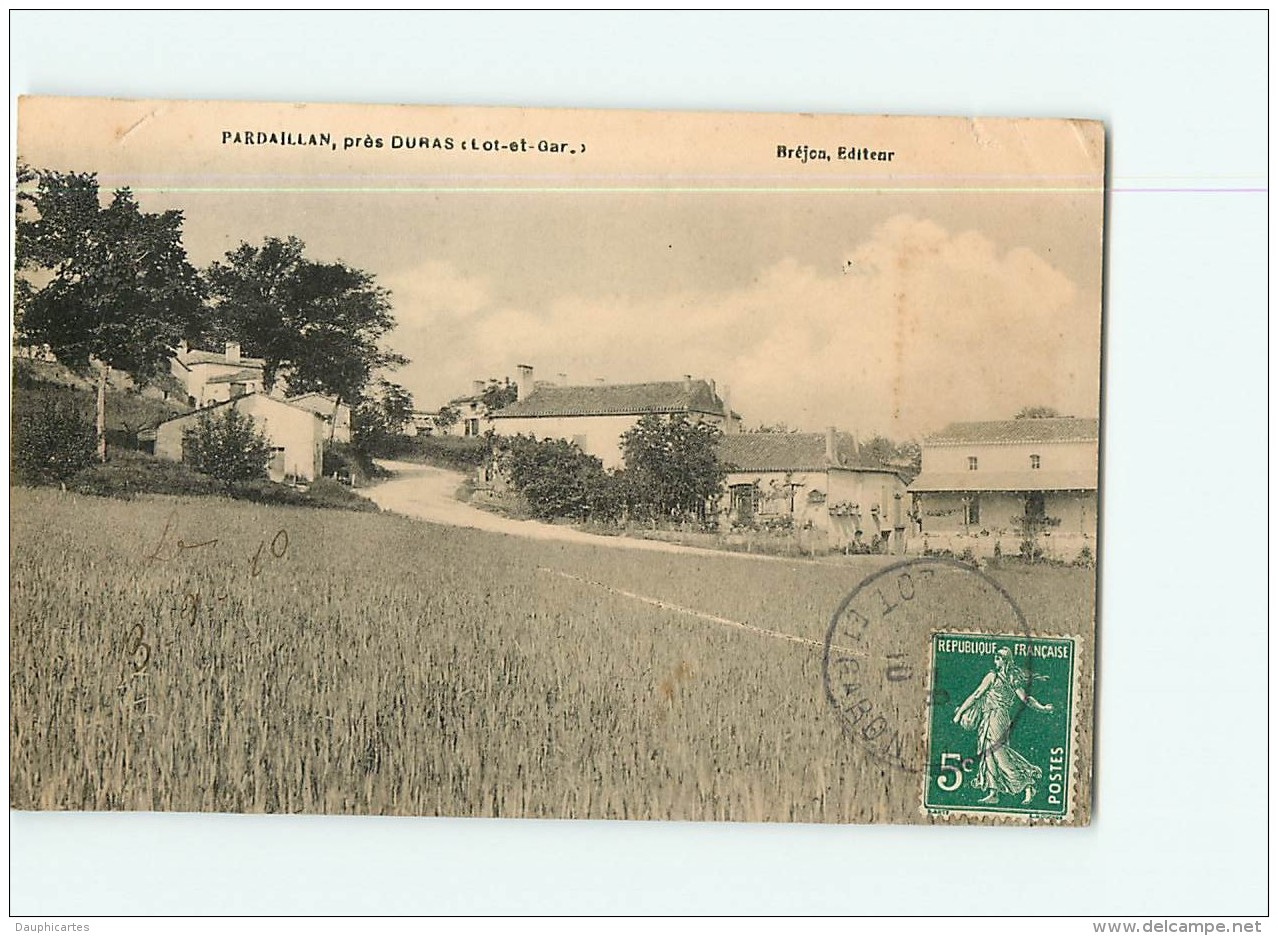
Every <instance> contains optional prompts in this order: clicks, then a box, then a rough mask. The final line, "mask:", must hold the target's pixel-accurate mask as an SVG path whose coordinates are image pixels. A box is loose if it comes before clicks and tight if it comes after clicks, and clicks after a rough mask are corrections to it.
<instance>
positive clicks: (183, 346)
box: [177, 338, 191, 361]
mask: <svg viewBox="0 0 1278 936" xmlns="http://www.w3.org/2000/svg"><path fill="white" fill-rule="evenodd" d="M190 351H191V346H190V345H189V344H187V343H186V339H185V338H183V339H182V340H181V341H179V342H178V346H177V356H178V360H179V361H181V360H183V359H184V358H185V357H186V356H187V354H189V353H190Z"/></svg>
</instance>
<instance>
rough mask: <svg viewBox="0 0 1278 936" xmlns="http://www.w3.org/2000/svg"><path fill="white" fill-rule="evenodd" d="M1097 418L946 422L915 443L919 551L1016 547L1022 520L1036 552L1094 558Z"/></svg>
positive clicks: (1008, 551) (986, 551)
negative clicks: (919, 450) (919, 465)
mask: <svg viewBox="0 0 1278 936" xmlns="http://www.w3.org/2000/svg"><path fill="white" fill-rule="evenodd" d="M1099 428H1100V423H1099V420H1096V419H1076V418H1073V417H1054V418H1049V419H1005V420H998V421H993V422H962V423H953V424H951V425H950V426H947V427H946V428H945V429H943V430H942V431H941V432H938V433H936V434H935V435H931V436H928V437H927V438H925V439H924V440H923V470H922V473H920V475H919V476H918V477H917V478H915V479H914V482H913V483H912V484H911V485H910V493H911V496H912V501H913V504H912V508H913V509H912V518H913V520H914V523H915V527H916V531H917V532H918V534H919V535H918V536H917V537H916V538H915V540H914V542H915V544H916V546H917V548H918V549H920V550H922V549H923V548H929V549H933V550H941V549H949V550H952V551H953V552H955V553H958V554H961V553H962V552H963V551H964V550H965V549H969V548H970V549H971V550H972V552H973V553H974V554H975V555H978V556H989V555H991V554H992V553H993V552H994V546H995V544H998V545H999V548H1000V550H1001V551H1002V553H1003V554H1005V555H1013V554H1016V553H1018V552H1019V551H1020V545H1021V542H1022V539H1023V530H1024V529H1025V528H1026V526H1027V518H1028V524H1029V526H1030V528H1032V529H1034V530H1036V531H1037V533H1036V535H1037V541H1038V545H1039V547H1040V548H1041V549H1042V550H1043V552H1044V554H1045V555H1047V556H1050V557H1053V558H1057V559H1064V560H1072V559H1074V558H1076V557H1077V556H1078V554H1079V552H1080V551H1081V550H1082V548H1083V547H1084V546H1086V547H1087V548H1088V549H1089V550H1090V551H1091V554H1092V555H1093V556H1095V555H1096V507H1097V498H1096V491H1097V471H1098V464H1097V460H1098V444H1099V438H1100V434H1099Z"/></svg>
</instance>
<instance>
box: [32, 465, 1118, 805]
mask: <svg viewBox="0 0 1278 936" xmlns="http://www.w3.org/2000/svg"><path fill="white" fill-rule="evenodd" d="M10 522H11V554H10V573H11V575H10V602H11V603H10V608H11V611H10V615H11V617H10V660H11V663H10V667H11V669H10V701H11V708H10V741H11V744H10V784H11V785H10V800H11V805H12V806H14V807H16V808H19V809H159V810H170V809H177V810H213V811H248V812H323V813H368V814H414V815H462V816H468V815H474V816H562V817H609V818H675V819H707V820H708V819H741V820H769V821H865V820H867V819H870V818H873V816H872V815H871V814H870V813H869V812H867V806H866V803H867V802H868V801H869V800H868V799H867V796H866V792H865V791H866V790H867V789H868V788H876V787H879V786H884V785H889V784H891V783H893V782H894V780H893V778H891V777H889V776H887V775H886V774H885V772H884V769H883V768H882V767H881V766H880V765H879V764H877V763H875V762H873V761H869V760H867V759H866V758H865V757H864V756H863V755H862V754H861V752H859V751H858V750H857V749H856V748H855V747H854V746H852V745H850V744H849V743H848V741H847V740H846V739H845V738H844V736H843V734H842V733H841V730H840V727H839V722H838V720H837V718H836V717H835V716H834V714H833V713H832V712H831V711H830V709H829V707H828V705H827V703H826V700H825V697H824V690H823V688H822V682H821V653H820V650H819V649H816V648H813V647H810V646H805V645H803V644H796V643H791V642H786V641H780V640H773V639H768V638H765V637H760V636H757V635H754V634H750V633H746V632H743V631H740V630H737V629H734V628H731V627H725V626H722V625H718V624H715V623H711V622H708V621H706V620H703V619H701V618H697V617H695V616H691V615H688V614H685V613H682V612H680V611H677V610H671V609H662V608H658V607H654V606H652V605H650V604H646V603H644V602H641V601H637V600H635V599H633V598H631V597H627V596H625V595H621V594H618V593H616V592H615V591H610V590H608V589H605V588H600V587H598V586H597V585H594V584H591V583H592V582H594V583H600V584H603V585H607V586H609V587H610V588H612V589H619V590H628V591H633V592H636V593H640V594H644V595H649V596H653V597H657V598H660V599H662V600H664V601H666V602H671V603H674V604H678V605H682V606H685V607H687V608H693V609H697V610H699V611H702V612H706V613H710V614H714V615H718V616H721V617H725V618H731V619H733V620H737V621H741V622H745V623H748V624H751V625H754V626H758V627H763V628H769V629H773V630H778V631H783V632H786V633H790V634H795V635H798V636H802V637H807V638H810V639H812V640H815V641H820V640H822V638H823V637H824V633H825V629H826V626H827V625H828V622H829V618H830V615H831V613H832V612H833V610H834V609H835V607H836V606H837V604H838V602H839V600H840V599H841V598H842V596H843V595H844V594H846V592H847V591H848V590H849V589H850V588H852V587H853V586H854V585H855V584H856V583H857V581H859V580H860V579H861V578H862V577H864V576H865V575H866V574H867V573H868V572H869V571H871V570H873V569H875V568H878V567H881V566H882V565H883V564H884V563H885V560H884V559H882V558H877V557H862V558H860V559H855V558H854V559H851V560H848V561H847V562H845V563H842V564H835V563H801V562H763V561H755V560H746V559H740V558H735V557H732V556H724V557H722V558H720V557H714V556H706V557H702V556H686V555H668V554H654V553H638V552H632V551H625V550H612V549H601V548H598V547H593V546H584V545H575V544H566V543H549V542H535V541H526V540H519V539H514V538H510V537H503V536H497V535H493V534H488V533H482V532H478V531H471V530H462V529H451V528H442V527H434V526H429V525H426V524H422V523H418V522H415V521H411V520H407V519H404V518H400V517H395V516H389V515H365V514H349V513H336V512H327V511H310V510H305V509H295V508H287V507H264V506H259V505H254V504H244V503H236V502H228V501H213V500H209V499H179V498H160V497H154V498H146V499H139V500H135V501H131V502H120V501H112V500H107V499H102V498H93V497H83V496H79V495H75V494H68V493H63V492H58V491H53V490H29V489H22V488H15V489H13V490H12V492H11V521H10ZM196 544H204V545H196ZM547 570H560V571H565V572H568V573H571V574H572V575H574V576H578V577H579V579H585V580H589V581H580V580H577V579H570V578H566V577H563V576H560V575H556V574H553V572H548V571H547ZM1000 581H1002V582H1003V584H1004V585H1005V587H1007V588H1008V589H1009V591H1011V592H1012V594H1013V595H1014V596H1015V597H1016V599H1017V601H1018V602H1019V603H1020V604H1021V606H1022V608H1023V609H1024V611H1025V612H1026V615H1027V616H1028V617H1029V619H1030V621H1031V623H1032V624H1033V626H1034V627H1035V628H1036V629H1040V628H1041V629H1043V630H1066V629H1068V630H1072V631H1074V632H1077V633H1088V634H1089V633H1090V632H1091V623H1090V622H1091V613H1092V604H1093V585H1094V579H1093V574H1092V573H1090V572H1087V571H1084V570H1078V569H1041V570H1033V571H1017V572H1007V573H1000Z"/></svg>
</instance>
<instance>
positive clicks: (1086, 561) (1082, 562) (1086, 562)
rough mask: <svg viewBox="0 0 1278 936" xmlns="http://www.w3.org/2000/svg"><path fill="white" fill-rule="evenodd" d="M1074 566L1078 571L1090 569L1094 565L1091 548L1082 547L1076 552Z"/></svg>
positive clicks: (1094, 559) (1094, 558)
mask: <svg viewBox="0 0 1278 936" xmlns="http://www.w3.org/2000/svg"><path fill="white" fill-rule="evenodd" d="M1074 565H1076V566H1078V567H1079V568H1080V569H1091V568H1093V567H1094V566H1095V565H1096V557H1095V556H1093V555H1092V548H1091V547H1090V546H1086V545H1084V546H1083V548H1082V549H1080V550H1079V551H1078V555H1077V556H1075V557H1074Z"/></svg>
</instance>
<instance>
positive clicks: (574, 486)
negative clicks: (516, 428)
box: [497, 435, 618, 520]
mask: <svg viewBox="0 0 1278 936" xmlns="http://www.w3.org/2000/svg"><path fill="white" fill-rule="evenodd" d="M498 444H499V445H500V449H499V450H498V453H497V461H498V465H499V467H500V468H501V470H502V472H503V473H504V474H505V475H506V477H507V478H509V479H510V483H511V485H512V486H513V487H514V488H515V490H517V491H518V492H519V493H520V494H521V495H522V496H523V498H524V501H525V502H526V503H527V504H528V508H529V509H530V510H531V511H532V513H533V515H534V516H536V517H538V518H539V519H542V520H550V519H553V518H555V517H571V518H573V519H576V520H582V519H585V518H586V517H588V516H591V515H592V512H593V511H592V509H598V511H599V516H598V518H599V519H608V516H607V515H608V514H611V515H612V516H615V514H616V512H617V509H618V503H617V500H616V498H615V496H614V495H613V491H612V488H611V487H610V483H609V479H610V476H609V475H608V474H607V473H605V472H604V469H603V462H601V461H600V460H599V459H598V458H596V457H595V456H593V455H587V454H586V453H585V452H583V451H582V450H581V449H579V448H577V446H576V445H574V444H573V443H571V442H568V441H566V440H564V439H543V440H541V441H538V440H537V439H535V438H533V437H532V436H522V435H520V436H511V437H509V438H503V439H501V441H500V442H499V443H498Z"/></svg>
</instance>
